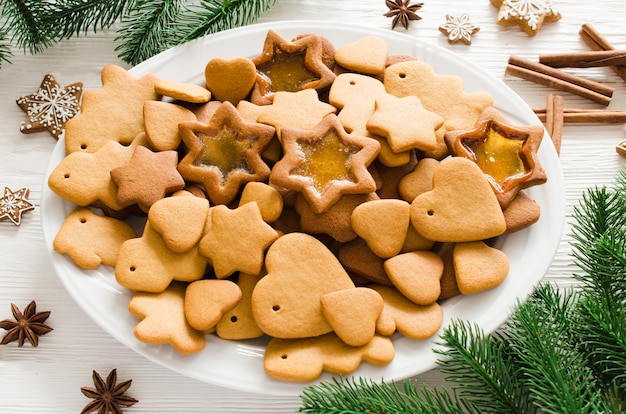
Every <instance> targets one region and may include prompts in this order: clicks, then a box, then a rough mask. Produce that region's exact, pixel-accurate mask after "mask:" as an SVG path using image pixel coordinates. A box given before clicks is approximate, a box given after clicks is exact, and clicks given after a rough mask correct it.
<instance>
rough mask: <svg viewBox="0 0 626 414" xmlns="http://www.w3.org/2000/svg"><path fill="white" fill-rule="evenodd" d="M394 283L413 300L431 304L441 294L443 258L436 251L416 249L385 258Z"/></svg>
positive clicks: (387, 270) (422, 303)
mask: <svg viewBox="0 0 626 414" xmlns="http://www.w3.org/2000/svg"><path fill="white" fill-rule="evenodd" d="M384 266H385V271H386V272H387V275H388V276H389V279H390V280H391V282H393V285H394V286H395V287H396V288H397V289H398V290H399V291H400V292H401V293H402V294H403V295H404V296H405V297H406V298H407V299H409V300H411V302H413V303H415V304H418V305H430V304H432V303H434V302H435V301H436V300H437V299H438V298H439V295H440V294H441V276H442V275H443V260H442V259H441V257H439V256H438V255H437V254H436V253H433V252H426V251H416V252H408V253H402V254H399V255H397V256H394V257H392V258H390V259H387V260H385V265H384Z"/></svg>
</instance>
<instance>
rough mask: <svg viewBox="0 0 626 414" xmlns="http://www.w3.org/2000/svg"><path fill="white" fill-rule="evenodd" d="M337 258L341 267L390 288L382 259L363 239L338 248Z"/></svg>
mask: <svg viewBox="0 0 626 414" xmlns="http://www.w3.org/2000/svg"><path fill="white" fill-rule="evenodd" d="M337 258H338V259H339V261H340V262H341V264H342V265H343V267H344V268H345V269H346V270H347V271H349V272H351V273H354V274H356V275H358V276H360V277H362V278H364V279H366V280H368V281H370V282H375V283H378V284H381V285H387V286H391V285H392V283H391V281H390V280H389V276H387V272H385V267H384V259H383V258H381V257H380V256H378V255H376V254H375V253H374V252H373V251H372V249H370V248H369V246H368V245H367V242H366V241H365V240H363V239H360V238H358V239H355V240H352V241H351V242H348V243H345V244H343V245H342V246H341V247H339V251H338V252H337Z"/></svg>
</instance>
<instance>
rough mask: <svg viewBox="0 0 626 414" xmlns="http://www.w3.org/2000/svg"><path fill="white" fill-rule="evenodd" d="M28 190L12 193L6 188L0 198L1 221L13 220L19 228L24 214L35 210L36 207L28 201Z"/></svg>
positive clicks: (21, 189)
mask: <svg viewBox="0 0 626 414" xmlns="http://www.w3.org/2000/svg"><path fill="white" fill-rule="evenodd" d="M29 193H30V190H29V189H28V188H20V189H19V190H17V191H12V190H11V189H10V188H8V187H4V193H3V195H2V198H0V221H4V220H11V222H12V223H13V224H15V225H16V226H19V225H20V224H21V223H22V214H23V213H25V212H27V211H30V210H33V209H34V208H35V206H34V205H33V203H31V202H30V201H28V194H29Z"/></svg>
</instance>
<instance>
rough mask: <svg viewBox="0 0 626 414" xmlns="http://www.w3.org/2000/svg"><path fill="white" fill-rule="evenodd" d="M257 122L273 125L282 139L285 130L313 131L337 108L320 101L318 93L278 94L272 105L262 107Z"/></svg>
mask: <svg viewBox="0 0 626 414" xmlns="http://www.w3.org/2000/svg"><path fill="white" fill-rule="evenodd" d="M261 108H262V109H261V110H260V113H259V115H258V116H257V122H260V123H263V124H268V125H272V126H273V127H275V128H276V135H277V136H278V138H279V139H280V137H281V131H282V129H283V128H298V129H311V128H313V127H315V125H317V124H318V123H319V122H320V121H321V120H322V119H323V118H324V117H325V116H326V115H329V114H334V113H335V112H337V108H336V107H334V106H333V105H329V104H327V103H324V102H322V101H320V100H319V96H318V94H317V91H315V90H314V89H305V90H302V91H299V92H277V93H276V94H275V95H274V101H273V102H272V104H271V105H265V106H261Z"/></svg>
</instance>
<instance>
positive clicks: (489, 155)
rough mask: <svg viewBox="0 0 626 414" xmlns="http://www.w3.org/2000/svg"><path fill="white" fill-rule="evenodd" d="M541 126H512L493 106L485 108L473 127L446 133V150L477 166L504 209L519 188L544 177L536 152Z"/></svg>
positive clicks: (539, 141)
mask: <svg viewBox="0 0 626 414" xmlns="http://www.w3.org/2000/svg"><path fill="white" fill-rule="evenodd" d="M543 134H544V128H543V126H542V125H522V126H518V125H512V124H511V123H510V122H509V121H508V119H506V117H505V116H504V115H503V114H502V113H501V112H499V111H498V110H497V109H495V108H493V107H490V108H487V109H485V110H484V111H483V112H482V113H481V116H480V118H479V119H478V121H477V122H476V126H475V128H474V129H472V130H467V131H451V132H448V133H446V135H445V140H446V144H447V145H448V148H449V149H450V153H451V154H453V155H455V156H461V157H465V158H468V159H470V160H472V161H474V162H476V164H478V166H479V167H480V169H481V170H482V171H483V173H484V174H485V176H486V177H487V180H488V181H489V184H490V185H491V187H492V189H493V190H494V192H495V194H496V198H497V199H498V202H499V203H500V206H501V207H502V208H506V207H507V206H508V205H509V204H510V203H511V201H512V200H513V198H515V196H516V195H517V193H518V192H519V191H520V190H522V189H523V188H528V187H531V186H534V185H539V184H543V183H545V182H546V180H547V176H546V173H545V171H544V169H543V168H542V166H541V163H540V161H539V157H538V156H537V151H538V150H539V145H540V144H541V140H542V139H543Z"/></svg>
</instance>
